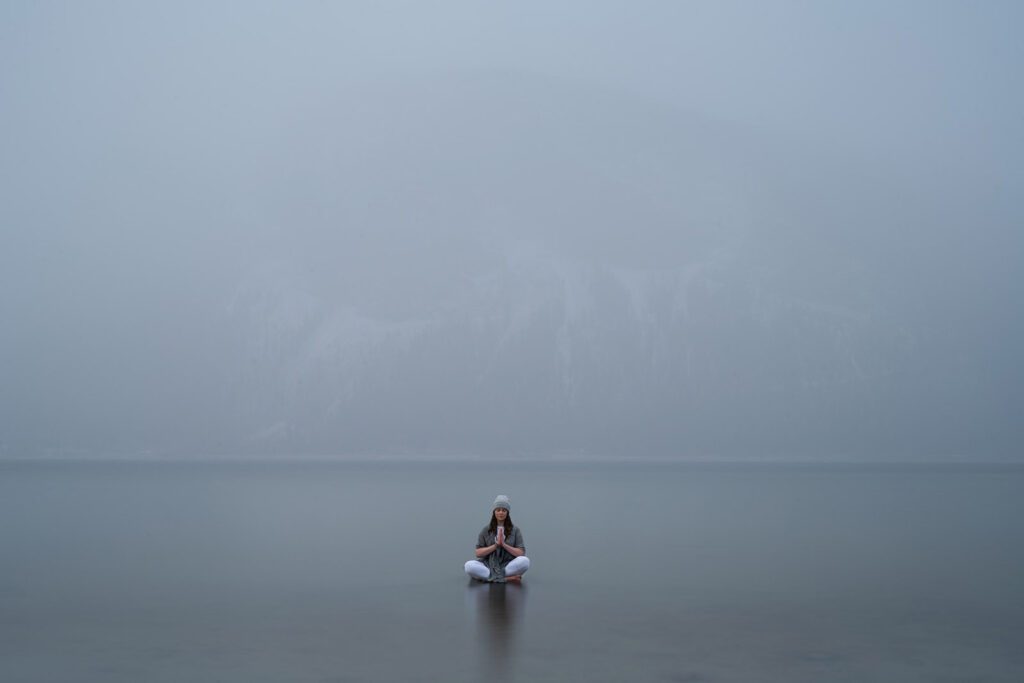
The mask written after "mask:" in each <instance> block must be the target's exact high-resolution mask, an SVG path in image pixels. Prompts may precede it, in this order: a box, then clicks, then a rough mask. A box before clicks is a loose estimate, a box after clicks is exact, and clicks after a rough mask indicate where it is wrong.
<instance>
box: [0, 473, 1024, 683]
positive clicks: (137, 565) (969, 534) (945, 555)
mask: <svg viewBox="0 0 1024 683" xmlns="http://www.w3.org/2000/svg"><path fill="white" fill-rule="evenodd" d="M497 493H507V494H509V495H510V496H511V497H512V505H513V510H512V518H513V519H514V520H515V522H516V523H517V524H518V525H519V526H520V527H521V528H522V530H523V532H524V537H525V540H526V546H527V552H528V555H529V556H530V558H531V560H532V563H533V564H532V568H531V570H530V572H529V573H528V574H527V575H526V579H525V581H524V583H523V585H521V586H515V585H507V586H501V585H482V584H471V583H470V582H469V581H468V579H467V578H466V577H465V575H464V574H463V573H462V564H463V563H464V562H465V560H467V559H470V558H471V557H472V548H473V543H474V541H475V538H476V534H477V532H478V531H479V529H480V527H481V526H483V524H484V523H485V522H486V521H487V519H488V518H489V514H490V511H489V507H490V502H491V501H492V500H493V498H494V496H495V495H496V494H497ZM0 519H2V525H0V680H3V681H9V682H15V681H26V682H27V681H40V682H42V681H46V682H51V681H186V680H194V681H379V680H435V681H475V680H483V679H485V678H489V679H492V680H499V681H500V680H509V681H514V680H523V681H566V680H569V681H622V680H651V681H786V682H792V681H866V680H872V681H899V682H901V683H903V682H908V681H968V680H971V681H981V680H984V681H1007V682H1009V681H1014V682H1016V681H1020V680H1024V544H1022V541H1024V468H1020V467H976V468H970V467H950V466H945V467H942V466H933V467H926V466H915V467H852V466H817V467H810V466H803V467H798V466H696V465H640V466H629V467H627V466H622V465H591V466H582V465H580V466H542V465H536V464H530V465H525V466H517V467H513V466H509V465H461V464H460V465H456V464H444V465H433V466H426V465H372V466H371V465H354V464H339V463H308V462H307V463H289V464H282V463H252V462H249V463H116V462H106V463H67V462H65V463H53V462H51V463H12V462H8V463H0Z"/></svg>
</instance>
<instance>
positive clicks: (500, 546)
mask: <svg viewBox="0 0 1024 683" xmlns="http://www.w3.org/2000/svg"><path fill="white" fill-rule="evenodd" d="M509 509H510V504H509V501H508V496H504V495H502V496H498V497H497V498H495V499H494V505H493V506H492V511H491V523H490V524H488V525H487V526H485V527H484V528H483V529H481V530H480V535H479V536H477V538H476V559H475V560H470V561H469V562H467V563H466V573H467V574H469V575H470V576H472V577H473V578H474V579H476V580H477V581H490V582H492V583H505V582H506V581H519V580H520V579H522V578H523V574H524V573H526V570H527V569H529V568H530V558H528V557H527V556H526V545H525V544H524V543H523V533H522V532H521V531H519V527H517V526H516V525H515V524H513V523H512V518H511V517H509V514H508V511H509Z"/></svg>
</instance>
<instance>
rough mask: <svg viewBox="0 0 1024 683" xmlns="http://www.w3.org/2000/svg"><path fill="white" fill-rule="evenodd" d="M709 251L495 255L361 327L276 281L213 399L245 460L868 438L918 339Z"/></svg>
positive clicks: (262, 296)
mask: <svg viewBox="0 0 1024 683" xmlns="http://www.w3.org/2000/svg"><path fill="white" fill-rule="evenodd" d="M752 265H753V264H751V263H749V262H746V261H745V260H744V258H743V257H742V256H740V255H736V254H730V253H727V252H723V253H720V254H716V255H715V257H713V258H711V259H709V260H707V261H700V262H694V263H690V264H686V265H682V266H679V267H676V268H658V269H640V268H616V267H610V266H598V265H592V264H581V263H579V262H572V261H566V260H560V259H557V258H554V257H552V256H551V255H550V254H545V253H538V252H537V251H536V250H535V249H525V250H521V251H520V252H519V253H517V254H511V255H509V256H508V257H507V258H506V259H505V260H504V262H502V263H501V264H500V265H498V266H496V267H495V268H494V269H493V270H490V271H487V272H484V273H480V274H479V275H478V276H477V277H476V278H474V279H470V280H467V281H466V282H465V283H464V284H463V286H462V287H461V288H460V289H459V290H458V291H457V292H453V293H452V295H451V296H450V298H445V299H441V300H438V301H435V302H434V304H433V305H432V306H431V307H430V308H428V309H425V310H423V311H421V312H419V314H417V315H413V316H409V317H394V318H390V319H386V318H373V317H369V316H367V315H365V314H363V313H361V312H360V311H359V310H357V309H356V308H353V307H351V306H339V305H337V304H336V303H334V302H332V301H330V300H329V299H328V298H326V297H324V296H318V295H315V294H312V293H311V292H310V287H308V284H309V283H308V282H307V283H306V285H307V286H303V283H302V282H301V280H299V281H295V280H288V279H287V278H286V277H285V275H284V274H283V273H280V272H279V273H277V274H276V279H275V280H273V281H272V282H268V281H266V280H264V281H263V282H254V283H251V284H250V285H249V286H248V287H247V288H245V289H243V290H242V291H241V292H240V293H239V295H238V297H237V299H236V300H235V302H234V305H233V306H232V312H231V315H232V316H234V317H235V318H236V319H237V320H238V324H239V325H240V326H241V327H243V328H247V329H251V330H252V332H253V333H252V334H251V335H249V338H248V340H247V342H246V344H245V347H244V352H243V353H242V354H240V356H239V361H241V362H239V363H238V365H237V366H236V368H235V373H236V374H235V376H234V378H233V380H232V385H231V400H230V401H229V404H230V405H232V406H235V407H236V408H237V409H238V414H237V415H236V419H237V420H238V423H237V424H238V427H239V428H240V429H241V430H242V431H243V432H244V436H245V438H246V439H247V440H248V441H249V443H250V444H251V445H252V447H255V448H261V449H262V448H268V449H272V450H273V449H283V450H288V449H289V448H299V449H300V450H309V449H312V450H328V451H329V450H331V449H332V448H337V447H338V446H339V445H343V446H344V447H345V448H346V450H355V451H360V450H369V451H372V450H374V449H384V450H398V451H402V450H403V449H410V450H416V449H425V450H431V449H434V450H437V451H441V452H445V451H452V450H454V451H455V452H474V451H480V450H483V451H486V452H504V453H518V452H527V453H545V452H549V451H552V450H553V451H569V452H575V451H585V452H603V453H611V454H618V455H629V454H637V455H651V454H667V453H670V454H676V455H691V456H693V455H708V454H721V453H726V454H731V455H735V454H738V453H743V452H747V453H749V452H754V453H755V454H765V452H767V454H770V455H787V454H789V455H792V454H793V453H792V452H791V451H792V450H793V449H796V450H798V451H801V450H803V449H804V448H806V447H807V442H805V441H804V439H808V440H810V439H812V438H813V440H814V441H817V440H818V439H821V438H826V436H827V435H831V436H832V437H834V438H835V442H834V443H833V446H834V448H833V449H831V451H830V452H831V454H847V455H848V454H850V442H849V441H846V439H851V438H852V437H853V436H854V433H853V430H854V429H855V425H853V424H850V422H849V421H850V419H851V417H850V416H849V415H846V414H845V412H846V411H848V410H850V409H856V408H855V407H856V406H861V408H860V411H861V412H860V418H859V419H862V420H864V422H862V423H861V425H859V426H858V427H857V428H859V427H868V428H870V426H873V425H877V422H878V420H879V419H880V418H881V417H882V416H880V415H877V414H875V415H872V414H871V412H870V410H869V406H870V404H871V402H872V400H873V399H875V398H878V397H881V396H884V395H885V392H886V391H887V389H889V388H890V387H891V384H892V382H893V378H894V377H896V376H898V374H899V373H900V371H901V368H905V367H906V365H907V363H908V360H909V359H910V358H911V357H912V354H913V351H914V348H915V340H914V337H913V335H912V333H911V332H909V331H908V330H906V329H904V328H901V327H900V326H898V325H894V324H891V323H887V322H886V321H878V320H875V319H872V317H871V316H870V315H868V314H865V313H863V312H858V311H855V310H850V309H846V308H843V307H841V306H835V305H830V303H829V302H828V301H827V300H813V299H800V298H795V297H790V296H786V295H784V294H780V293H778V292H773V291H772V289H771V287H770V284H769V283H766V282H763V281H759V279H758V278H757V276H756V275H754V274H752V271H751V268H752Z"/></svg>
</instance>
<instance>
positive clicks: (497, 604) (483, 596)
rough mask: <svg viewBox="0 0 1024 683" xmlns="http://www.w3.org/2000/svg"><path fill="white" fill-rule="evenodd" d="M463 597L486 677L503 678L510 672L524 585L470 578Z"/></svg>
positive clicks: (523, 602)
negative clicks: (472, 618)
mask: <svg viewBox="0 0 1024 683" xmlns="http://www.w3.org/2000/svg"><path fill="white" fill-rule="evenodd" d="M466 601H467V604H468V605H471V606H472V608H473V611H474V613H475V628H476V633H477V642H478V643H479V646H478V652H479V654H480V658H481V666H482V668H483V669H484V670H485V671H487V677H488V678H491V679H497V680H502V679H504V678H508V677H510V676H511V673H512V669H513V666H514V664H515V662H514V657H513V656H512V655H513V654H514V652H515V641H516V631H517V628H518V626H519V623H520V622H521V621H522V618H523V610H524V608H525V606H526V586H525V585H524V584H521V583H481V582H479V581H472V580H471V581H470V583H469V587H468V588H467V589H466Z"/></svg>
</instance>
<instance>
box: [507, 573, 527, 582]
mask: <svg viewBox="0 0 1024 683" xmlns="http://www.w3.org/2000/svg"><path fill="white" fill-rule="evenodd" d="M505 580H506V581H522V580H523V577H522V575H521V574H516V575H515V576H506V577H505Z"/></svg>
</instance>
